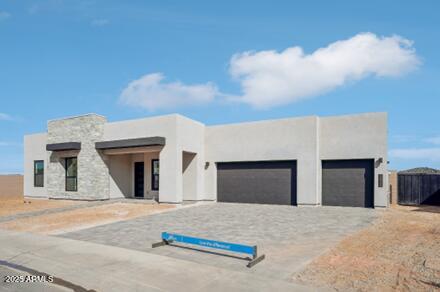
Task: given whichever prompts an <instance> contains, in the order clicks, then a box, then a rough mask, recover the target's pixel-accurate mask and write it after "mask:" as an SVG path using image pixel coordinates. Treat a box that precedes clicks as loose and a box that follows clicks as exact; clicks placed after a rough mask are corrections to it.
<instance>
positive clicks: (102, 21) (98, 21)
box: [92, 19, 110, 26]
mask: <svg viewBox="0 0 440 292" xmlns="http://www.w3.org/2000/svg"><path fill="white" fill-rule="evenodd" d="M109 23H110V21H109V20H108V19H94V20H93V21H92V26H104V25H107V24H109Z"/></svg>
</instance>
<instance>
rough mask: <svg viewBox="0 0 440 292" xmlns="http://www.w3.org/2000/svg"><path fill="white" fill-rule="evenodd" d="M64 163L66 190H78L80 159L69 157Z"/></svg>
mask: <svg viewBox="0 0 440 292" xmlns="http://www.w3.org/2000/svg"><path fill="white" fill-rule="evenodd" d="M64 165H65V167H66V191H68V192H76V191H77V190H78V159H77V158H76V157H67V158H65V163H64Z"/></svg>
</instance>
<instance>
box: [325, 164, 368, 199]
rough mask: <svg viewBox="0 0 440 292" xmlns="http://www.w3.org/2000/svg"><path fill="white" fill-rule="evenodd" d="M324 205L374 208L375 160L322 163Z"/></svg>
mask: <svg viewBox="0 0 440 292" xmlns="http://www.w3.org/2000/svg"><path fill="white" fill-rule="evenodd" d="M322 204H323V205H327V206H349V207H368V208H372V207H373V206H374V160H372V159H365V160H327V161H322Z"/></svg>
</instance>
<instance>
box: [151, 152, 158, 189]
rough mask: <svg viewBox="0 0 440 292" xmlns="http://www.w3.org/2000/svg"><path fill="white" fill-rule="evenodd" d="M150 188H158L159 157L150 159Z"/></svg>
mask: <svg viewBox="0 0 440 292" xmlns="http://www.w3.org/2000/svg"><path fill="white" fill-rule="evenodd" d="M151 189H152V190H153V191H158V190H159V159H153V160H151Z"/></svg>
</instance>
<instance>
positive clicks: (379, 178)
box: [377, 174, 383, 188]
mask: <svg viewBox="0 0 440 292" xmlns="http://www.w3.org/2000/svg"><path fill="white" fill-rule="evenodd" d="M377 186H378V187H379V188H382V187H383V174H379V177H378V185H377Z"/></svg>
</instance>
